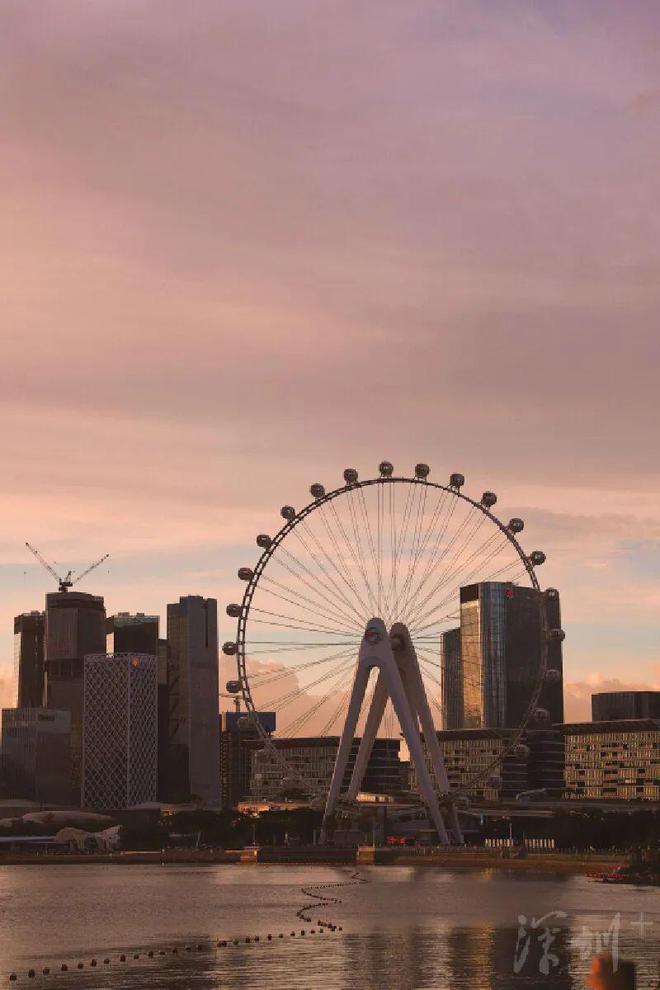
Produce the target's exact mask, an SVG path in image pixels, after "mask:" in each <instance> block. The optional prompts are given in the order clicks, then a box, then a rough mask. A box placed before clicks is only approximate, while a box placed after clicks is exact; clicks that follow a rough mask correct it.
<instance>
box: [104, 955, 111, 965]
mask: <svg viewBox="0 0 660 990" xmlns="http://www.w3.org/2000/svg"><path fill="white" fill-rule="evenodd" d="M109 962H110V960H109V959H108V957H107V956H106V957H105V959H104V960H103V965H104V966H107V965H108V963H109Z"/></svg>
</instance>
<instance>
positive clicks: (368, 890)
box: [0, 864, 660, 990]
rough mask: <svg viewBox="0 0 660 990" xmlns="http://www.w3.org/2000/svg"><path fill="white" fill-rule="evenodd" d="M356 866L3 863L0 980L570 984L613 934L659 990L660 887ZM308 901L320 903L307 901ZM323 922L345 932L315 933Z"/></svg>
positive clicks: (486, 988) (404, 989)
mask: <svg viewBox="0 0 660 990" xmlns="http://www.w3.org/2000/svg"><path fill="white" fill-rule="evenodd" d="M352 874H353V870H352V869H350V868H348V867H341V868H333V867H297V866H263V865H260V866H256V865H255V866H245V865H235V866H234V865H209V866H178V865H176V866H175V865H168V866H154V865H148V866H137V865H127V866H121V865H111V866H107V865H92V864H90V865H89V866H88V865H83V866H79V865H54V866H39V865H30V866H9V867H1V868H0V986H3V985H9V984H8V982H7V980H8V978H9V974H10V973H11V972H15V973H16V974H17V976H18V980H17V982H16V983H15V984H13V985H15V986H24V985H30V986H38V987H45V986H51V987H57V988H59V990H73V988H75V990H96V988H105V990H119V988H123V990H142V988H145V990H202V988H203V990H221V988H222V990H238V988H242V990H252V988H260V990H261V988H263V990H306V988H310V990H312V988H314V990H315V988H323V990H372V988H378V990H421V988H437V990H511V988H518V987H520V988H524V990H531V988H546V987H550V988H553V990H578V988H583V987H584V985H585V984H584V976H585V973H586V971H587V968H588V962H589V957H590V955H591V954H592V952H594V951H596V949H597V948H598V947H599V945H601V946H608V945H609V946H612V947H613V948H614V949H615V950H618V951H619V952H620V953H621V955H622V956H625V957H628V958H633V959H635V960H636V961H637V963H638V967H639V975H638V988H639V990H647V988H648V990H651V988H653V990H656V988H660V979H659V972H660V970H659V968H658V966H659V957H660V896H659V892H658V889H657V888H655V889H654V888H636V887H632V886H616V887H614V886H606V885H603V884H598V883H595V882H594V881H591V880H588V879H587V878H585V877H579V876H578V877H575V876H573V877H564V876H551V877H548V876H547V875H540V874H537V875H534V874H530V873H509V872H506V871H502V870H487V869H486V870H478V871H463V870H461V871H450V870H444V869H439V868H433V867H367V868H365V869H361V870H360V872H359V874H358V875H357V876H353V875H352ZM334 885H337V886H334ZM331 898H336V899H337V901H338V902H339V903H335V902H334V901H333V900H330V899H331ZM319 902H320V903H319ZM312 903H316V904H318V905H319V906H316V907H314V908H308V909H305V905H309V904H312ZM301 909H302V913H303V914H306V915H307V916H308V917H311V918H312V922H311V923H310V922H307V921H305V920H301V918H300V917H299V916H298V914H297V913H298V912H299V911H301ZM319 919H320V920H325V921H328V922H330V923H332V924H333V925H337V926H341V927H342V929H343V930H342V931H339V930H337V931H332V930H329V929H327V928H326V929H324V932H323V933H322V934H321V933H319V930H318V924H317V923H318V920H319ZM311 928H315V929H316V931H315V933H314V934H311V933H310V929H311ZM302 929H304V930H305V932H306V934H305V935H304V936H303V935H301V934H300V932H301V930H302ZM292 932H295V933H296V934H295V936H292V935H291V933H292ZM268 934H270V935H271V936H272V939H271V940H268V938H267V936H268ZM280 934H282V935H283V936H284V937H283V938H280V937H279V935H280ZM254 936H259V941H258V942H255V941H254ZM246 938H250V940H251V941H250V942H249V943H246V942H245V939H246ZM234 939H238V940H240V941H239V944H238V945H234V944H233V940H234ZM220 940H226V941H228V944H227V945H226V946H218V945H217V942H218V941H220ZM175 949H176V950H177V951H176V952H175V951H174V950H175ZM150 951H151V952H152V953H153V957H149V955H148V953H149V952H150ZM161 953H162V954H161ZM122 954H124V955H126V957H127V958H126V961H124V962H122V961H120V956H121V955H122ZM136 955H137V956H138V957H139V958H137V959H135V958H133V957H134V956H136ZM106 958H107V959H109V960H110V961H109V963H107V964H106V963H104V959H106ZM92 959H96V961H97V966H96V968H94V967H91V966H90V963H91V960H92ZM79 962H81V963H82V964H83V966H84V970H82V971H79V970H78V969H77V965H78V963H79ZM62 963H64V964H65V965H66V966H67V967H68V970H67V971H66V972H62V971H61V965H62ZM30 968H33V969H34V970H35V973H36V978H34V979H28V976H27V973H28V970H29V969H30ZM44 968H49V969H50V970H51V972H50V974H49V975H46V976H44V975H42V970H43V969H44Z"/></svg>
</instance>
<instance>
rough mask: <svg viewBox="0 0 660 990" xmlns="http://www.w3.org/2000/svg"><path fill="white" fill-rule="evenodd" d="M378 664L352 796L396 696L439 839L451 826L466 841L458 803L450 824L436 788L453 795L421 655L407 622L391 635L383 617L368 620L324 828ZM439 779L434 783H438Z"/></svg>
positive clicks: (349, 795)
mask: <svg viewBox="0 0 660 990" xmlns="http://www.w3.org/2000/svg"><path fill="white" fill-rule="evenodd" d="M374 667H377V668H378V680H377V682H376V687H375V689H374V694H373V698H372V701H371V706H370V709H369V714H368V715H367V720H366V724H365V728H364V734H363V736H362V741H361V742H360V747H359V749H358V753H357V757H356V760H355V766H354V768H353V774H352V776H351V782H350V785H349V788H348V792H347V794H346V798H347V799H348V800H355V798H356V797H357V793H358V791H359V790H360V785H361V784H362V779H363V777H364V773H365V770H366V768H367V763H368V762H369V757H370V756H371V750H372V748H373V745H374V741H375V739H376V736H377V734H378V729H379V728H380V724H381V721H382V719H383V714H384V712H385V706H386V704H387V700H388V698H390V699H391V701H392V705H393V707H394V711H395V713H396V716H397V718H398V721H399V724H400V726H401V731H402V733H403V737H404V739H405V741H406V743H407V744H408V749H409V751H410V757H411V759H412V761H413V764H414V766H415V770H416V772H417V780H418V782H419V790H420V794H421V797H422V800H423V801H424V803H425V805H426V807H427V808H428V812H429V815H430V817H431V820H432V822H433V824H434V825H435V827H436V829H437V832H438V836H439V837H440V842H441V843H442V844H443V845H449V843H450V837H449V833H448V827H447V826H448V825H449V829H450V830H451V831H452V832H453V835H454V841H455V842H458V843H462V841H463V836H462V833H461V829H460V825H459V822H458V815H457V813H456V809H455V807H454V806H453V805H451V804H450V805H449V806H448V808H449V811H448V813H447V815H448V819H449V821H448V823H447V822H445V820H444V819H443V816H442V812H441V809H440V804H439V801H438V796H437V792H438V791H440V793H443V794H448V792H449V781H448V779H447V772H446V770H445V767H444V763H443V760H442V752H441V750H440V745H439V743H438V737H437V736H436V734H435V726H434V725H433V716H432V715H431V709H430V708H429V703H428V698H427V697H426V691H425V688H424V682H423V680H422V675H421V672H420V669H419V663H418V661H417V656H416V654H415V650H414V647H413V644H412V641H411V638H410V634H409V632H408V630H407V628H406V627H405V626H404V625H403V624H402V623H396V624H395V625H393V626H392V628H391V630H390V633H389V635H388V632H387V629H386V628H385V623H384V622H383V620H382V619H378V618H374V619H371V620H370V621H369V622H368V623H367V628H366V631H365V634H364V637H363V639H362V644H361V646H360V652H359V655H358V663H357V669H356V671H355V678H354V681H353V689H352V692H351V699H350V702H349V706H348V714H347V716H346V722H345V723H344V729H343V732H342V736H341V739H340V741H339V749H338V750H337V758H336V760H335V767H334V771H333V774H332V781H331V783H330V790H329V792H328V798H327V801H326V806H325V814H324V817H323V825H324V828H323V832H324V833H325V829H326V825H327V822H328V821H329V820H330V819H331V817H332V815H333V814H334V811H335V808H336V806H337V802H338V801H339V797H340V792H341V786H342V782H343V779H344V774H345V772H346V766H347V764H348V757H349V754H350V751H351V746H352V744H353V739H354V737H355V730H356V728H357V723H358V719H359V717H360V712H361V710H362V704H363V702H364V696H365V692H366V689H367V684H368V681H369V675H370V674H371V671H372V670H373V669H374ZM420 730H421V733H422V734H423V736H424V743H425V745H426V749H427V751H428V755H429V758H430V763H431V768H432V773H431V772H429V768H428V766H427V763H426V760H425V758H424V746H423V745H422V740H421V737H420ZM434 779H435V786H434Z"/></svg>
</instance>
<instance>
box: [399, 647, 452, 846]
mask: <svg viewBox="0 0 660 990" xmlns="http://www.w3.org/2000/svg"><path fill="white" fill-rule="evenodd" d="M392 660H394V657H392ZM393 666H394V670H395V671H396V676H392V677H391V678H390V696H391V698H392V704H393V705H394V711H395V712H396V714H397V718H398V719H399V724H400V726H401V731H402V732H403V737H404V739H405V740H406V743H407V744H408V749H409V750H410V756H411V757H412V761H413V764H414V766H415V770H416V771H417V780H418V781H419V790H420V794H421V796H422V798H423V799H424V802H425V803H426V806H427V808H428V810H429V814H430V816H431V820H432V821H433V824H434V825H435V827H436V831H437V833H438V836H439V838H440V842H441V844H442V845H443V846H448V845H449V836H448V835H447V829H446V827H445V823H444V821H443V820H442V814H441V812H440V805H439V804H438V796H437V794H436V792H435V788H434V786H433V781H432V780H431V775H430V774H429V771H428V767H427V765H426V760H425V759H424V750H423V748H422V741H421V738H420V735H419V729H418V727H417V719H416V718H415V717H413V711H412V706H411V705H410V704H409V702H408V698H407V697H406V692H405V690H404V687H403V681H402V680H401V675H400V673H399V668H398V667H397V665H396V664H395V663H393Z"/></svg>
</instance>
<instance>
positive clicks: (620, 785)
mask: <svg viewBox="0 0 660 990" xmlns="http://www.w3.org/2000/svg"><path fill="white" fill-rule="evenodd" d="M560 728H561V731H562V732H563V733H564V739H565V743H566V791H565V795H564V796H565V797H566V798H569V799H573V800H575V799H580V798H582V799H585V798H586V799H591V800H597V801H608V800H609V801H611V800H620V801H621V800H623V801H631V800H637V801H656V802H657V801H660V720H658V719H652V718H637V719H615V720H612V721H608V722H575V723H567V724H565V725H562V726H560Z"/></svg>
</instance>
